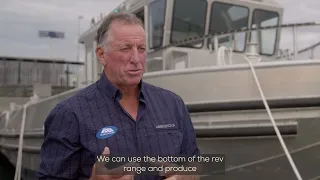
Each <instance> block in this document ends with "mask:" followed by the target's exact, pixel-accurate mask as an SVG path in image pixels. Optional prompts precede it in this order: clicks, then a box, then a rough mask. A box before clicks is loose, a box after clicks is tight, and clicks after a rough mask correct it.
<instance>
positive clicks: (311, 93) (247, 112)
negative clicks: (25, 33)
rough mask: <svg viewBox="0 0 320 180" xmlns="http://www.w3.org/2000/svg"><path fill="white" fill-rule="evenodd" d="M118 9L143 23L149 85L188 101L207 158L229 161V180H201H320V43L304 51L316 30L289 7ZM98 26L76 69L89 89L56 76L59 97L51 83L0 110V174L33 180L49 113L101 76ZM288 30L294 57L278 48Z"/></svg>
mask: <svg viewBox="0 0 320 180" xmlns="http://www.w3.org/2000/svg"><path fill="white" fill-rule="evenodd" d="M188 9H192V11H193V13H190V12H188V11H187V10H188ZM114 11H115V12H121V11H128V12H131V13H135V14H136V15H137V16H138V17H139V18H141V19H142V20H143V22H144V25H145V30H146V36H147V51H148V55H147V62H146V63H147V64H146V72H145V74H144V77H143V80H144V81H145V82H148V83H150V84H153V85H155V86H159V87H162V88H165V89H168V90H171V91H173V92H174V93H176V94H178V95H179V96H181V97H182V99H183V100H184V101H185V103H186V105H187V108H188V110H189V113H190V116H191V119H192V122H193V125H194V128H195V130H196V134H197V141H198V145H199V148H200V151H201V153H202V154H225V159H226V164H225V166H226V167H225V168H226V169H225V171H226V173H225V174H224V175H215V176H214V177H202V179H210V180H211V179H216V180H248V179H250V180H251V179H252V180H254V179H261V180H269V179H281V180H283V179H285V180H293V179H298V180H301V179H304V180H316V179H320V172H319V171H318V169H319V168H317V167H320V154H319V150H320V131H319V128H320V119H319V118H320V103H319V102H320V81H319V80H318V79H319V78H318V77H319V72H320V58H317V57H316V55H315V51H316V48H318V46H319V45H320V41H319V42H315V43H314V44H312V45H310V46H308V47H302V48H300V47H301V46H300V45H299V44H298V41H297V37H298V33H297V32H298V31H299V29H301V28H315V29H317V28H319V26H320V24H318V23H317V22H312V19H310V22H306V23H292V24H283V23H282V21H283V11H284V8H283V7H281V6H280V5H279V4H278V3H276V2H275V1H272V0H261V1H258V0H206V1H202V0H197V1H196V0H153V1H149V0H127V1H124V2H123V3H121V4H120V5H119V6H118V7H116V8H115V9H114ZM100 24H101V21H98V22H96V23H94V24H92V27H91V28H90V29H88V30H87V31H86V32H84V33H82V34H81V36H80V37H79V43H81V44H83V45H84V46H85V54H86V56H85V62H84V64H78V65H76V66H82V65H83V66H84V74H85V76H84V78H85V79H83V82H84V83H80V82H79V81H75V82H76V83H72V82H70V81H69V78H68V74H69V73H68V72H69V70H67V71H66V69H64V70H62V71H61V70H59V73H58V74H63V77H67V78H64V80H65V81H63V82H65V83H60V85H61V84H67V86H63V87H64V89H63V90H61V88H60V91H59V92H57V93H53V91H54V88H53V87H54V85H50V86H48V82H51V81H50V80H47V82H46V83H41V84H43V85H42V86H39V87H36V86H32V84H33V83H31V84H30V86H32V88H33V89H32V90H29V91H32V92H33V93H31V94H30V93H29V95H26V97H25V98H24V101H23V102H22V103H21V104H20V105H14V104H11V106H9V104H8V106H7V107H6V108H3V111H2V112H0V160H1V161H0V162H2V163H0V175H1V176H2V173H1V172H2V171H3V170H2V169H3V168H1V167H10V168H8V169H9V170H8V171H7V170H6V171H7V173H4V174H9V176H10V177H14V179H15V180H18V179H21V178H22V179H25V180H31V179H36V176H35V171H36V170H37V169H38V166H39V162H40V159H39V157H40V156H39V152H40V149H41V144H42V142H43V135H44V134H43V133H44V129H43V123H44V120H45V119H46V117H47V115H48V113H49V112H50V111H51V109H52V108H53V107H54V106H55V105H56V104H57V103H58V102H60V101H62V100H64V99H66V98H68V97H71V96H72V95H74V94H75V93H77V92H78V91H79V90H81V89H82V88H83V87H85V86H87V85H90V84H91V83H94V82H95V81H96V80H98V78H99V77H100V73H101V72H102V66H101V64H100V63H99V61H98V60H97V58H96V56H95V54H94V52H95V48H96V46H97V43H96V40H95V35H96V31H97V29H98V27H99V25H100ZM288 32H291V35H292V36H291V38H289V39H290V40H291V41H292V42H291V43H289V44H290V45H291V46H292V51H291V50H289V49H282V48H280V39H281V37H282V36H286V35H288ZM318 32H320V31H318ZM287 44H288V43H287ZM298 47H299V48H298ZM306 52H310V55H307V56H304V57H303V56H300V55H302V54H305V53H306ZM5 59H8V58H3V60H5ZM57 62H59V61H57ZM57 62H56V63H57ZM0 63H1V61H0ZM65 64H67V63H65ZM41 69H44V68H41ZM49 69H50V68H49ZM51 69H52V68H51ZM74 71H75V72H77V70H74ZM55 72H57V71H55ZM65 72H67V73H65ZM57 77H58V76H57ZM59 77H60V76H59ZM15 79H17V78H15ZM18 79H19V78H18ZM52 79H53V78H52ZM52 79H51V80H52ZM7 81H8V80H7ZM52 81H53V80H52ZM54 81H55V82H57V83H58V84H59V80H57V79H55V80H54ZM30 82H31V81H30ZM61 82H62V81H61ZM48 89H49V90H48ZM1 105H2V104H1ZM317 152H318V153H317ZM1 176H0V179H2V178H5V179H7V178H8V177H1Z"/></svg>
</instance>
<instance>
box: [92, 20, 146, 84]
mask: <svg viewBox="0 0 320 180" xmlns="http://www.w3.org/2000/svg"><path fill="white" fill-rule="evenodd" d="M145 42H146V38H145V32H144V29H143V28H142V27H141V26H140V25H134V24H124V23H122V22H113V23H112V25H111V27H110V29H109V32H108V37H107V39H106V45H107V49H106V51H104V53H102V52H101V53H100V55H99V51H98V52H97V55H98V57H99V59H100V61H101V62H102V64H103V65H104V70H105V73H106V74H107V77H108V79H110V80H111V81H112V82H113V83H115V84H116V85H118V86H134V85H137V84H138V83H139V82H140V80H141V78H142V76H143V73H144V69H145V61H146V44H145Z"/></svg>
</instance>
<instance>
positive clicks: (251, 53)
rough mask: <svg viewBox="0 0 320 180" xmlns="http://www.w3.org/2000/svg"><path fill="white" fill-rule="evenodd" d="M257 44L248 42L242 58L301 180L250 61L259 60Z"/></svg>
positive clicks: (292, 165) (299, 177) (285, 151)
mask: <svg viewBox="0 0 320 180" xmlns="http://www.w3.org/2000/svg"><path fill="white" fill-rule="evenodd" d="M257 46H258V43H255V42H250V43H248V52H247V53H246V55H245V56H244V58H245V59H246V60H247V62H248V64H249V66H250V68H251V72H252V75H253V77H254V80H255V82H256V85H257V87H258V90H259V92H260V96H261V98H262V101H263V104H264V106H265V108H266V110H267V113H268V115H269V119H270V121H271V123H272V126H273V128H274V130H275V132H276V134H277V137H278V139H279V141H280V144H281V146H282V149H283V151H284V153H285V154H286V156H287V158H288V160H289V163H290V165H291V167H292V169H293V171H294V173H295V175H296V177H297V179H298V180H302V178H301V175H300V173H299V171H298V168H297V167H296V165H295V163H294V161H293V159H292V157H291V155H290V153H289V151H288V148H287V146H286V144H285V142H284V140H283V138H282V135H281V134H280V131H279V129H278V126H277V125H276V123H275V120H274V118H273V115H272V113H271V110H270V107H269V105H268V103H267V100H266V97H265V96H264V93H263V91H262V88H261V85H260V82H259V79H258V76H257V74H256V72H255V69H254V67H253V64H252V62H254V63H258V62H260V60H261V57H260V56H259V54H258V53H257Z"/></svg>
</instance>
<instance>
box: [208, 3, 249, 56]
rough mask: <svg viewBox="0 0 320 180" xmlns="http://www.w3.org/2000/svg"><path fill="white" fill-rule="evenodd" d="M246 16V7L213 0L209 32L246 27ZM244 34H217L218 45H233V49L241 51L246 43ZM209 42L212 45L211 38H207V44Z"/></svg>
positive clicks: (247, 16)
mask: <svg viewBox="0 0 320 180" xmlns="http://www.w3.org/2000/svg"><path fill="white" fill-rule="evenodd" d="M248 18H249V9H248V8H247V7H243V6H238V5H234V4H226V3H220V2H214V3H212V11H211V18H210V28H209V34H215V33H221V32H228V31H232V30H241V29H242V28H248ZM246 36H247V35H246V33H245V32H238V33H234V34H232V35H226V36H219V37H218V42H219V46H226V47H232V46H233V49H234V51H236V52H243V51H244V50H245V45H246ZM210 43H211V44H212V45H213V39H209V44H210ZM209 44H208V47H209ZM213 48H214V46H213Z"/></svg>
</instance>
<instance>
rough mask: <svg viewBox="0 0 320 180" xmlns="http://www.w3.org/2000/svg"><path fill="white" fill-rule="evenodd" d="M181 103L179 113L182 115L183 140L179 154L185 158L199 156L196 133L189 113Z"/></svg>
mask: <svg viewBox="0 0 320 180" xmlns="http://www.w3.org/2000/svg"><path fill="white" fill-rule="evenodd" d="M180 101H181V103H180V104H181V113H182V125H183V139H182V147H181V154H183V155H187V156H193V155H196V156H198V155H200V151H199V148H198V145H197V141H196V132H195V130H194V127H193V124H192V121H191V118H190V114H189V111H188V109H187V107H186V105H185V103H184V102H183V100H182V99H180Z"/></svg>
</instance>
